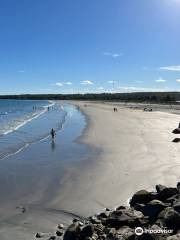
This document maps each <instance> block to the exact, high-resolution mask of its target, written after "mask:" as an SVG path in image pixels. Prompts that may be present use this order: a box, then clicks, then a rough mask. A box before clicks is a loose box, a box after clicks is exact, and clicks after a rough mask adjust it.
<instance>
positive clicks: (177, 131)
mask: <svg viewBox="0 0 180 240" xmlns="http://www.w3.org/2000/svg"><path fill="white" fill-rule="evenodd" d="M172 133H174V134H180V128H175V129H174V130H173V131H172Z"/></svg>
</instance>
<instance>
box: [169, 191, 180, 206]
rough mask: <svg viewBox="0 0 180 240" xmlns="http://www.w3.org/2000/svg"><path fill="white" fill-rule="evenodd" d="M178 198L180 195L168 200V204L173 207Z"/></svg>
mask: <svg viewBox="0 0 180 240" xmlns="http://www.w3.org/2000/svg"><path fill="white" fill-rule="evenodd" d="M178 198H179V196H178V194H176V195H173V196H172V197H170V198H167V199H166V203H167V204H171V205H173V204H174V202H175V201H176V200H177V199H178Z"/></svg>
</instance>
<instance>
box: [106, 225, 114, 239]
mask: <svg viewBox="0 0 180 240" xmlns="http://www.w3.org/2000/svg"><path fill="white" fill-rule="evenodd" d="M115 235H116V229H115V228H111V229H110V230H109V232H108V235H107V237H108V238H111V239H112V238H114V237H115Z"/></svg>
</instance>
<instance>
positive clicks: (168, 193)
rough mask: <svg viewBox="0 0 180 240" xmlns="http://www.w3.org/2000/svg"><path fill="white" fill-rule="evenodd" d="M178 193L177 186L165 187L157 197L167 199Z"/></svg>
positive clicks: (162, 199)
mask: <svg viewBox="0 0 180 240" xmlns="http://www.w3.org/2000/svg"><path fill="white" fill-rule="evenodd" d="M177 193H178V190H177V188H171V187H170V188H164V189H163V190H162V191H160V192H159V193H158V195H157V199H159V200H161V201H165V200H166V199H168V198H170V197H173V196H174V195H176V194H177Z"/></svg>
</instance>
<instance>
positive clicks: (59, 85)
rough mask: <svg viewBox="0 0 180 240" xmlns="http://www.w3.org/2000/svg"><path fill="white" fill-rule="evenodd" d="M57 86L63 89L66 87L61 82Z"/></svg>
mask: <svg viewBox="0 0 180 240" xmlns="http://www.w3.org/2000/svg"><path fill="white" fill-rule="evenodd" d="M56 86H58V87H62V86H64V85H63V83H61V82H57V83H56Z"/></svg>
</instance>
